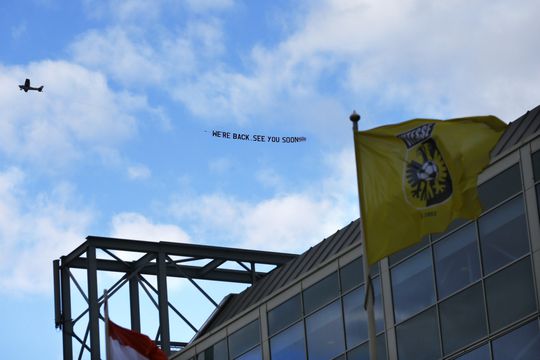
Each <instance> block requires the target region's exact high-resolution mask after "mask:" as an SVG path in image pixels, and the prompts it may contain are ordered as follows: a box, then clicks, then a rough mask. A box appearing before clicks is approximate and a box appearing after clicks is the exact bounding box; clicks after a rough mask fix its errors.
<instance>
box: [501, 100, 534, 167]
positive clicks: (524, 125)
mask: <svg viewBox="0 0 540 360" xmlns="http://www.w3.org/2000/svg"><path fill="white" fill-rule="evenodd" d="M539 130H540V106H537V107H535V108H534V109H532V110H530V111H527V112H526V113H525V114H524V115H522V116H521V117H519V118H518V119H516V120H515V121H513V122H511V123H510V124H509V125H508V128H507V129H506V131H505V133H504V134H503V135H502V136H501V139H500V140H499V142H498V144H497V145H496V146H495V148H494V149H493V151H492V153H491V156H492V157H496V156H498V155H501V154H503V153H504V152H506V151H508V150H510V149H512V148H513V147H514V146H516V145H518V144H519V143H521V142H522V141H523V140H525V139H528V138H529V137H531V136H533V135H534V134H536V133H538V131H539Z"/></svg>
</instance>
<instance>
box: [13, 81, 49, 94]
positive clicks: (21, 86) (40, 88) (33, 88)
mask: <svg viewBox="0 0 540 360" xmlns="http://www.w3.org/2000/svg"><path fill="white" fill-rule="evenodd" d="M19 89H20V90H24V92H28V90H37V91H39V92H42V91H43V85H41V86H40V87H32V86H30V79H26V81H25V82H24V85H19Z"/></svg>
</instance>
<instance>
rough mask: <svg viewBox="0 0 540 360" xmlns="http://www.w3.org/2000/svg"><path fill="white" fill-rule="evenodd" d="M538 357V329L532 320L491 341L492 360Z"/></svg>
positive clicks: (539, 344)
mask: <svg viewBox="0 0 540 360" xmlns="http://www.w3.org/2000/svg"><path fill="white" fill-rule="evenodd" d="M539 357H540V329H539V327H538V320H534V321H532V322H530V323H528V324H526V325H524V326H522V327H520V328H518V329H516V330H514V331H512V332H511V333H509V334H507V335H504V336H503V337H501V338H499V339H496V340H494V341H493V359H494V360H507V359H519V360H538V358H539Z"/></svg>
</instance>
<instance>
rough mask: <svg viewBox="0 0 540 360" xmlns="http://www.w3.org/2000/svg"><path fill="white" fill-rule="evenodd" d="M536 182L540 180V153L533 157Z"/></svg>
mask: <svg viewBox="0 0 540 360" xmlns="http://www.w3.org/2000/svg"><path fill="white" fill-rule="evenodd" d="M532 163H533V174H534V181H539V180H540V151H537V152H535V153H534V154H533V155H532Z"/></svg>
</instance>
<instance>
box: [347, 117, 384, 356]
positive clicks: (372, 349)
mask: <svg viewBox="0 0 540 360" xmlns="http://www.w3.org/2000/svg"><path fill="white" fill-rule="evenodd" d="M349 119H350V120H351V121H352V123H353V141H354V150H355V151H354V154H355V157H356V167H357V170H358V166H360V158H359V156H358V151H356V150H357V144H356V139H355V136H356V133H357V132H358V121H359V120H360V115H358V114H357V113H356V111H353V113H352V114H351V116H350V117H349ZM357 172H358V171H357ZM357 179H358V180H357V181H358V201H359V209H360V216H362V204H361V202H360V194H361V192H360V186H361V183H360V178H359V177H358V176H357ZM360 241H361V242H362V254H363V255H362V256H363V259H362V265H363V267H364V287H365V300H364V309H365V310H366V312H367V318H368V339H369V340H368V345H369V359H370V360H376V359H377V346H376V330H375V310H374V307H373V306H374V303H375V293H374V291H373V283H372V282H371V274H370V270H369V264H368V262H367V251H366V241H365V236H364V222H363V220H362V219H360Z"/></svg>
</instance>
